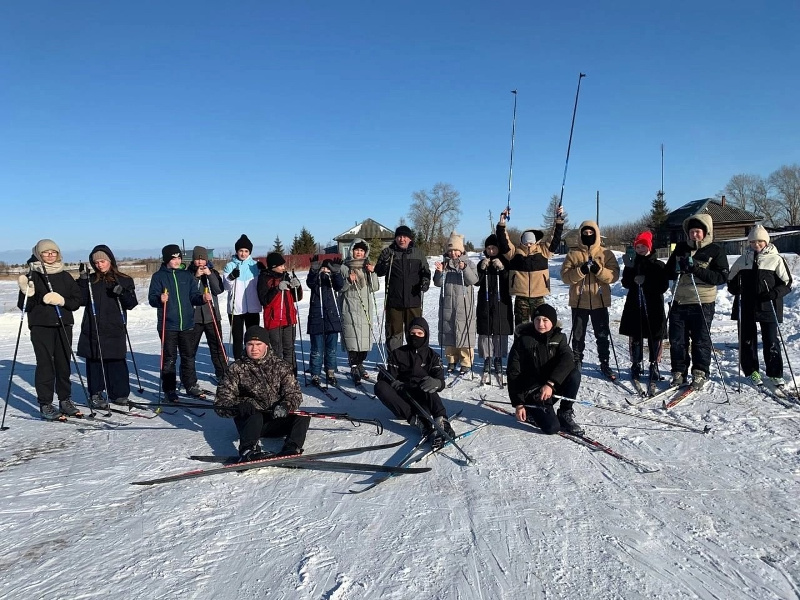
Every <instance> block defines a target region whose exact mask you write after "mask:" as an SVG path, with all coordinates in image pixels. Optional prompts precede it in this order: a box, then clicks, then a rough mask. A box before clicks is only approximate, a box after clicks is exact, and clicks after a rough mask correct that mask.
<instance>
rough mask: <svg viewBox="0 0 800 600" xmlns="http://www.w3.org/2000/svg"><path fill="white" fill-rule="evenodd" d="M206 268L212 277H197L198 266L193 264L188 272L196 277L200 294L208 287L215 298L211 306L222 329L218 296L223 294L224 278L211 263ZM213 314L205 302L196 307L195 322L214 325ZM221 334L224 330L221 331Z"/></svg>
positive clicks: (188, 268)
mask: <svg viewBox="0 0 800 600" xmlns="http://www.w3.org/2000/svg"><path fill="white" fill-rule="evenodd" d="M206 266H207V267H208V269H209V270H210V271H211V275H203V277H201V278H199V279H198V277H197V266H196V265H195V264H194V262H192V264H190V265H189V266H188V267H187V268H186V270H187V271H188V272H189V273H191V274H192V277H194V281H195V285H196V286H197V289H198V290H200V293H201V294H202V293H204V292H205V291H206V287H208V291H209V292H210V293H211V295H212V296H213V297H214V298H213V300H212V301H211V304H212V305H213V306H214V314H213V317H214V319H216V322H217V326H218V327H220V325H219V323H220V312H219V300H218V299H217V296H219V295H220V294H221V293H222V276H221V275H220V274H219V271H217V270H216V269H215V268H214V265H212V264H211V263H210V262H207V263H206ZM211 317H212V314H211V309H210V308H209V307H208V302H203V305H202V306H196V307H195V309H194V322H195V323H203V324H205V323H212V322H213V320H212V318H211ZM220 333H222V330H221V329H220Z"/></svg>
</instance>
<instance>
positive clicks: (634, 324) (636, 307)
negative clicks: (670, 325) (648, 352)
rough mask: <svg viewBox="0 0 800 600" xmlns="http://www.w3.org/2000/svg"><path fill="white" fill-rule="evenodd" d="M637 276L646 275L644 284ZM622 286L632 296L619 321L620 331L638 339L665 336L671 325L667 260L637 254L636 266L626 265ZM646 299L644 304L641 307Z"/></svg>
mask: <svg viewBox="0 0 800 600" xmlns="http://www.w3.org/2000/svg"><path fill="white" fill-rule="evenodd" d="M637 276H643V277H644V283H642V285H641V286H640V285H639V284H638V283H636V282H635V281H634V279H635V278H636V277H637ZM622 287H624V288H625V289H627V290H628V295H627V296H626V297H625V307H624V308H623V309H622V318H621V319H620V321H619V332H620V333H621V334H622V335H627V336H630V337H633V338H636V339H639V338H642V339H645V338H649V337H653V338H663V337H664V336H665V335H666V325H667V320H666V317H665V316H664V292H666V291H667V288H669V279H667V274H666V271H665V270H664V263H662V262H661V261H660V260H658V258H656V255H655V254H652V253H651V254H648V255H647V256H640V255H638V254H637V255H636V256H635V257H634V259H633V267H625V269H623V271H622ZM640 295H641V298H640ZM642 301H643V302H644V306H641V302H642Z"/></svg>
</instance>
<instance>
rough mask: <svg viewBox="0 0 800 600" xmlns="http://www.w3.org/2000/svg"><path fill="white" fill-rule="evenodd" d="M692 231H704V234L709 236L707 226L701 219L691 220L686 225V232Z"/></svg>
mask: <svg viewBox="0 0 800 600" xmlns="http://www.w3.org/2000/svg"><path fill="white" fill-rule="evenodd" d="M690 229H702V230H703V233H704V234H708V229H707V228H706V224H705V223H703V222H702V221H701V220H700V219H689V222H688V223H686V231H689V230H690Z"/></svg>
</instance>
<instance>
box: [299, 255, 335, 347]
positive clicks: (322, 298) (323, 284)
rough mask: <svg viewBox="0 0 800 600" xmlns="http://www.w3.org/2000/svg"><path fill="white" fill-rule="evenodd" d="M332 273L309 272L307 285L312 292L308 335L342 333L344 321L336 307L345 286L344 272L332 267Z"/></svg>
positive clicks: (318, 270)
mask: <svg viewBox="0 0 800 600" xmlns="http://www.w3.org/2000/svg"><path fill="white" fill-rule="evenodd" d="M331 267H332V271H331V272H330V273H322V272H321V271H320V269H318V268H317V269H314V268H312V269H311V270H310V271H309V272H308V277H307V278H306V285H307V286H308V288H309V289H310V290H311V302H310V303H309V306H308V327H307V328H306V331H307V332H308V335H321V334H323V333H339V332H341V331H342V320H341V319H340V318H339V310H338V308H339V307H338V306H337V305H336V296H335V295H334V292H338V291H339V290H341V289H342V287H343V286H344V280H343V279H342V272H341V271H340V270H339V269H337V268H336V267H335V265H331Z"/></svg>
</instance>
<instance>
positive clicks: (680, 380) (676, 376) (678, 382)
mask: <svg viewBox="0 0 800 600" xmlns="http://www.w3.org/2000/svg"><path fill="white" fill-rule="evenodd" d="M685 381H686V375H684V374H683V373H681V372H680V371H673V372H672V379H670V381H669V387H680V386H682V385H683V384H684V382H685Z"/></svg>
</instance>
